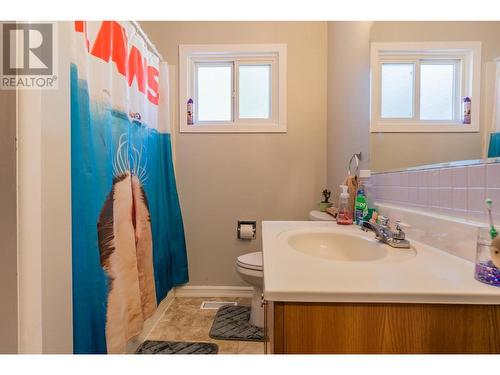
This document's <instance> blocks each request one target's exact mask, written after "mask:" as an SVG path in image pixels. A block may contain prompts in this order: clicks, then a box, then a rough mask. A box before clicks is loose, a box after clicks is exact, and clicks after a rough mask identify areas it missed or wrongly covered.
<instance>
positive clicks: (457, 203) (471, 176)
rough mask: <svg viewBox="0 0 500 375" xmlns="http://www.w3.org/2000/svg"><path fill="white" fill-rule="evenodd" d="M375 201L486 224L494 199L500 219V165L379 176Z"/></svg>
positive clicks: (496, 216)
mask: <svg viewBox="0 0 500 375" xmlns="http://www.w3.org/2000/svg"><path fill="white" fill-rule="evenodd" d="M372 184H373V194H374V197H375V200H377V201H383V202H386V203H393V204H397V205H402V206H408V207H415V208H419V209H427V210H430V211H434V212H440V213H443V214H447V215H454V216H459V217H463V218H468V219H470V220H475V221H478V220H480V221H485V220H486V212H485V204H484V201H485V199H486V197H489V198H491V199H493V202H494V203H493V215H494V218H495V219H496V220H499V219H500V162H496V163H484V164H477V165H470V166H459V167H446V168H434V169H422V170H410V171H398V172H387V173H376V174H374V175H373V178H372Z"/></svg>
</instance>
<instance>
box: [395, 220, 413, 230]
mask: <svg viewBox="0 0 500 375" xmlns="http://www.w3.org/2000/svg"><path fill="white" fill-rule="evenodd" d="M403 228H404V229H408V228H411V225H410V224H407V223H404V222H402V221H400V220H398V221H396V230H397V231H399V232H402V231H403Z"/></svg>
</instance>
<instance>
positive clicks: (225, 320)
mask: <svg viewBox="0 0 500 375" xmlns="http://www.w3.org/2000/svg"><path fill="white" fill-rule="evenodd" d="M249 320H250V307H249V306H231V305H229V306H222V307H221V308H220V309H219V310H218V311H217V314H216V315H215V318H214V322H213V323H212V328H211V329H210V337H211V338H213V339H216V340H239V341H264V330H263V329H262V328H259V327H256V326H254V325H251V324H250V322H249Z"/></svg>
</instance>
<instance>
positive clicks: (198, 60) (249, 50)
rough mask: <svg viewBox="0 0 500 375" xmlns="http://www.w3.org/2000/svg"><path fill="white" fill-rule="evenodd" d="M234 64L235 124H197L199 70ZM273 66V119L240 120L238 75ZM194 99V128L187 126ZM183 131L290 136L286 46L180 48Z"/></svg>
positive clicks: (194, 46) (198, 46)
mask: <svg viewBox="0 0 500 375" xmlns="http://www.w3.org/2000/svg"><path fill="white" fill-rule="evenodd" d="M198 64H202V65H205V64H207V65H210V64H232V69H233V77H232V80H233V83H232V86H233V95H232V98H233V100H232V114H233V118H232V119H231V121H202V122H200V121H197V116H198V114H197V105H198V103H196V100H195V97H196V96H197V95H196V90H197V87H196V71H197V69H196V66H197V65H198ZM257 64H261V65H271V78H272V79H271V88H270V89H271V94H270V100H271V106H270V110H271V116H270V118H269V119H240V118H239V103H238V100H239V95H238V94H237V93H238V92H239V87H238V72H239V66H240V65H257ZM190 98H192V99H193V100H194V101H195V103H194V105H193V112H194V120H195V121H194V124H193V125H188V123H187V101H188V100H189V99H190ZM179 131H180V132H181V133H286V131H287V126H286V44H219V45H213V44H212V45H210V44H203V45H197V44H181V45H179Z"/></svg>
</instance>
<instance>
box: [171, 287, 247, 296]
mask: <svg viewBox="0 0 500 375" xmlns="http://www.w3.org/2000/svg"><path fill="white" fill-rule="evenodd" d="M252 296H253V287H251V286H209V285H184V286H180V287H177V288H175V297H233V298H252Z"/></svg>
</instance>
